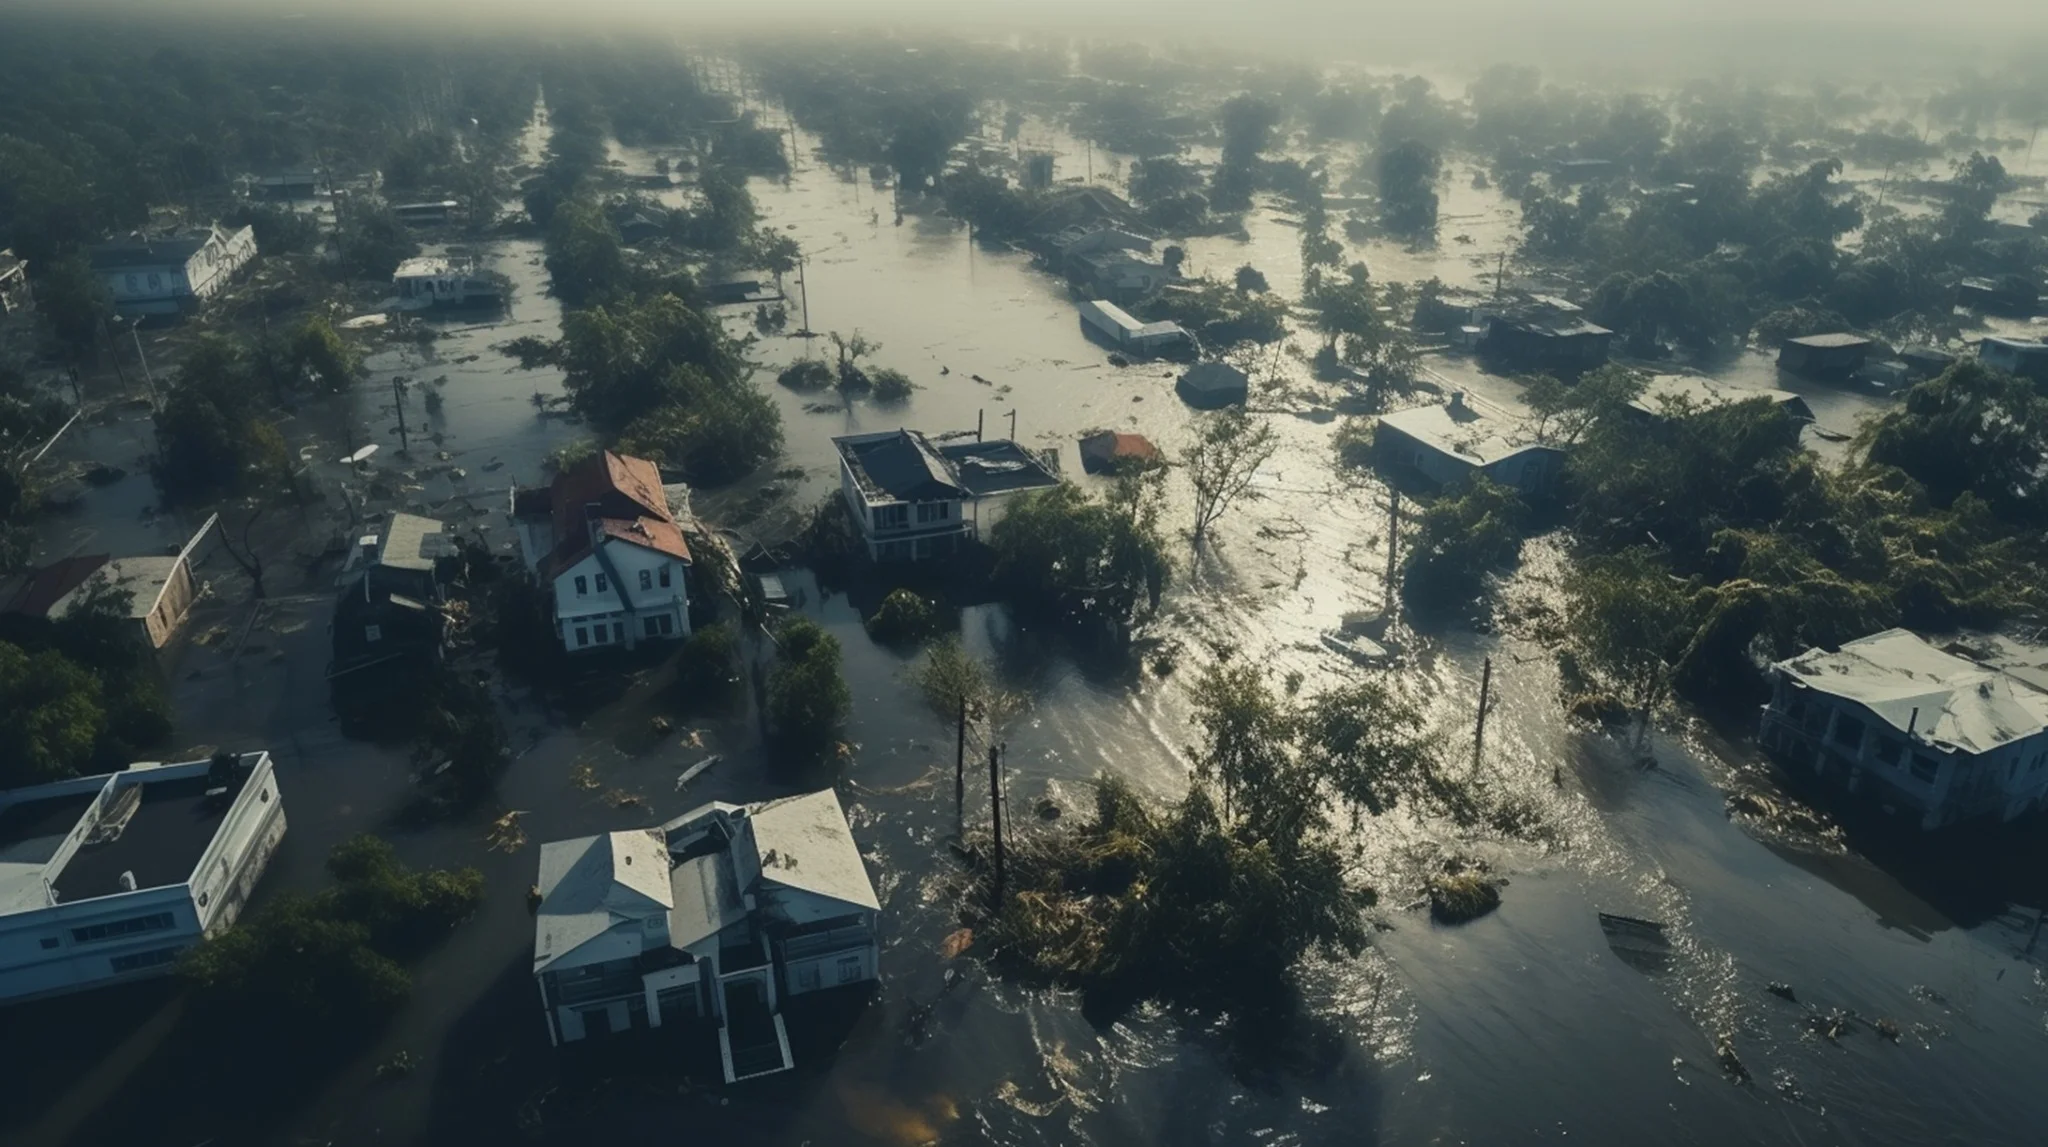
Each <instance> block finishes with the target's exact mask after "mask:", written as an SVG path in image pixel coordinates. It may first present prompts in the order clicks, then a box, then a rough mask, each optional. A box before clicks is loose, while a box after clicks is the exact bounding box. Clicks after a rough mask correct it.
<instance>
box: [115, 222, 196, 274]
mask: <svg viewBox="0 0 2048 1147" xmlns="http://www.w3.org/2000/svg"><path fill="white" fill-rule="evenodd" d="M221 238H223V235H222V233H221V232H220V231H219V229H217V228H208V229H206V230H204V231H193V232H189V233H187V234H184V235H173V236H167V237H164V238H158V239H142V238H131V239H116V240H113V241H111V242H107V243H102V244H100V245H99V246H97V247H94V248H93V249H92V251H91V253H90V256H89V258H90V260H91V262H92V269H93V270H95V271H118V270H120V269H121V268H123V267H162V266H166V265H168V266H173V267H182V266H184V265H185V264H186V263H188V262H191V260H192V256H194V255H197V254H198V253H199V252H200V251H202V250H205V249H206V247H207V245H208V244H210V243H213V242H214V241H215V240H218V239H221Z"/></svg>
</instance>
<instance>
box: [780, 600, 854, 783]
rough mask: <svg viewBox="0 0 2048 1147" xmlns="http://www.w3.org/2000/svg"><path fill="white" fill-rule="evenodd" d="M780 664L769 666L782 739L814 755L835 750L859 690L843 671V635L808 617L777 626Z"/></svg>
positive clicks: (790, 748)
mask: <svg viewBox="0 0 2048 1147" xmlns="http://www.w3.org/2000/svg"><path fill="white" fill-rule="evenodd" d="M775 643H776V657H775V667H774V668H773V669H771V670H769V672H768V689H767V698H766V702H765V707H766V712H767V717H768V730H769V733H770V735H772V736H773V737H774V738H775V741H776V743H777V744H778V745H780V746H782V747H783V748H784V749H785V750H787V751H789V752H791V753H793V754H795V755H797V756H799V757H802V758H805V759H808V760H813V761H816V760H822V759H824V758H827V757H829V756H831V755H832V753H833V751H834V747H835V746H836V745H837V744H838V742H839V738H840V732H841V730H842V728H843V727H844V726H845V724H846V718H847V715H848V714H849V713H851V712H852V710H853V695H852V693H851V692H849V691H848V689H847V687H846V680H845V678H843V677H841V676H840V672H839V656H840V655H839V639H838V638H836V637H834V636H832V635H831V634H829V633H827V632H825V631H824V630H823V629H821V628H819V627H818V624H817V623H816V622H814V621H811V620H810V619H808V618H804V617H792V618H790V619H788V620H787V621H784V622H783V623H782V625H781V626H779V627H778V628H777V629H776V631H775Z"/></svg>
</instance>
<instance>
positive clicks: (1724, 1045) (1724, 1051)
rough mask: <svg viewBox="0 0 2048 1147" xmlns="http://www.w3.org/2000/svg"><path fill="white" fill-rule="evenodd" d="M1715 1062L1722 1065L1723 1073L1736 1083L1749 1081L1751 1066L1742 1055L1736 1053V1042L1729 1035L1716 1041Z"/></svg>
mask: <svg viewBox="0 0 2048 1147" xmlns="http://www.w3.org/2000/svg"><path fill="white" fill-rule="evenodd" d="M1714 1062H1715V1063H1717V1064H1719V1065H1721V1071H1722V1074H1724V1075H1726V1076H1727V1077H1728V1078H1729V1079H1731V1080H1733V1081H1735V1082H1736V1083H1748V1082H1749V1068H1748V1066H1746V1065H1745V1064H1744V1063H1743V1062H1742V1057H1741V1056H1739V1055H1736V1054H1735V1044H1734V1042H1733V1041H1732V1038H1731V1037H1729V1036H1725V1035H1724V1036H1722V1037H1721V1038H1720V1039H1718V1040H1716V1041H1714Z"/></svg>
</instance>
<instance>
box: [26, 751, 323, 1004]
mask: <svg viewBox="0 0 2048 1147" xmlns="http://www.w3.org/2000/svg"><path fill="white" fill-rule="evenodd" d="M284 831H285V819H284V801H283V798H282V796H281V794H280V793H279V792H278V788H277V781H276V778H275V776H274V775H273V771H272V768H271V762H270V755H269V754H268V753H262V752H257V753H242V754H234V753H222V754H217V755H216V756H215V757H214V758H211V759H209V760H202V761H188V762H185V763H183V764H174V765H162V764H155V763H148V764H138V765H134V766H131V767H130V768H128V769H126V770H124V771H122V772H118V773H107V774H103V775H100V776H91V777H73V778H70V779H67V780H61V781H52V782H50V783H48V784H42V785H34V786H31V787H28V788H20V789H12V790H9V791H6V792H0V1002H7V1001H14V1000H24V999H33V998H37V997H40V996H50V995H60V994H63V993H66V992H73V991H79V990H82V989H86V988H94V987H99V986H102V985H104V984H109V983H114V982H118V981H124V980H132V979H142V978H146V977H148V976H153V975H161V974H163V973H164V972H166V971H168V970H169V968H170V966H171V964H172V963H173V962H175V961H176V960H177V958H178V955H179V954H180V953H181V952H183V951H184V949H186V948H188V947H190V946H191V945H193V944H194V943H197V942H198V941H199V940H201V939H203V938H204V937H207V936H211V935H213V934H214V933H216V932H218V931H220V930H221V929H223V928H226V927H228V926H229V925H231V924H233V923H234V921H235V917H236V916H237V915H239V914H240V912H241V910H242V905H243V904H244V903H245V902H246V901H247V899H248V896H249V893H250V891H251V890H252V889H253V888H254V887H255V885H256V881H257V879H258V878H259V877H261V876H262V874H263V869H264V867H265V866H266V865H268V864H269V862H270V856H271V854H272V853H273V852H274V851H276V849H277V844H278V841H279V840H281V839H283V837H284Z"/></svg>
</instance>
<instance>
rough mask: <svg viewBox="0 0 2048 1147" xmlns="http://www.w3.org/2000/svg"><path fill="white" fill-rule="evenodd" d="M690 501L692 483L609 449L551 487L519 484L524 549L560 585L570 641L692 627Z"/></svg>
mask: <svg viewBox="0 0 2048 1147" xmlns="http://www.w3.org/2000/svg"><path fill="white" fill-rule="evenodd" d="M688 499H689V489H688V487H685V486H680V485H678V486H663V485H662V482H661V473H660V471H659V470H657V469H655V466H654V463H652V462H649V461H648V460H647V459H645V458H632V457H628V456H626V455H623V454H614V453H612V452H611V451H609V450H607V451H604V452H602V453H600V454H596V455H593V456H592V457H589V458H586V459H584V460H583V461H581V462H578V463H577V464H575V465H574V466H571V467H569V468H567V469H565V470H563V471H562V472H561V473H559V474H557V475H555V480H554V481H553V482H552V483H550V484H549V485H547V486H541V487H531V488H527V489H520V488H517V487H515V488H514V489H513V491H512V520H513V523H514V525H516V526H517V527H518V530H519V546H520V550H521V552H522V554H523V555H524V556H525V558H526V563H527V565H528V566H529V567H530V568H532V570H533V571H534V576H535V577H536V578H538V579H539V580H540V582H541V584H543V585H547V586H550V587H552V588H553V590H554V612H555V631H556V633H557V634H558V635H560V637H561V639H562V646H563V648H565V649H568V650H569V651H570V652H572V653H573V652H578V651H582V650H587V649H595V648H599V647H611V646H623V647H625V648H627V649H631V648H633V647H634V646H636V645H638V644H640V643H641V642H643V641H673V640H676V639H678V638H683V637H688V636H689V635H690V599H689V590H688V586H687V582H688V580H689V577H688V575H689V570H690V547H689V543H688V542H686V541H685V540H684V538H683V529H682V526H681V524H680V522H679V518H682V517H687V516H688V509H687V506H688Z"/></svg>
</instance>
